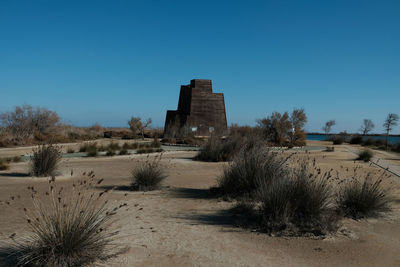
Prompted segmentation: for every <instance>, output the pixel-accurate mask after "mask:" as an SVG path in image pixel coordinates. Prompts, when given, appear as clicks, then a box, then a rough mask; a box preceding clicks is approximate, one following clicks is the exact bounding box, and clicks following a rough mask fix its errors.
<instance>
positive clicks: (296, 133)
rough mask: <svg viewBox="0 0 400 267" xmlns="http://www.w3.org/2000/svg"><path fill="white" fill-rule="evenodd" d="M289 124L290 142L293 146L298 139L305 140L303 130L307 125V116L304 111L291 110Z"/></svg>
mask: <svg viewBox="0 0 400 267" xmlns="http://www.w3.org/2000/svg"><path fill="white" fill-rule="evenodd" d="M290 122H291V123H292V134H291V141H292V144H293V145H295V143H296V142H297V141H298V139H302V138H304V139H305V136H306V135H305V132H304V130H303V128H304V125H305V124H306V123H307V116H306V113H305V112H304V109H293V111H292V114H291V115H290ZM304 141H305V140H304ZM303 143H304V142H303Z"/></svg>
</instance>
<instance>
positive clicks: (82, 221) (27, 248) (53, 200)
mask: <svg viewBox="0 0 400 267" xmlns="http://www.w3.org/2000/svg"><path fill="white" fill-rule="evenodd" d="M88 176H89V177H88V178H86V179H84V180H82V181H80V182H79V183H78V184H72V188H69V189H68V191H66V189H65V188H64V187H57V184H56V182H55V180H54V179H52V180H50V181H49V189H48V191H47V192H45V194H43V193H39V192H37V191H36V189H35V188H34V187H33V186H31V187H28V189H29V191H30V192H29V193H30V194H31V196H32V201H33V208H32V209H26V208H24V211H25V216H26V222H27V224H28V226H29V229H30V234H29V235H28V236H26V237H23V238H20V239H13V242H12V243H10V244H8V246H6V247H3V248H1V254H2V255H7V258H6V260H7V261H9V262H11V263H12V264H14V265H18V266H87V265H92V264H94V263H95V262H99V261H103V262H104V261H106V260H108V259H109V258H110V257H113V256H115V255H116V253H118V252H117V251H116V250H115V249H116V247H115V246H113V245H112V242H111V241H112V240H113V238H114V236H115V235H116V234H117V232H112V231H109V230H108V228H109V226H110V225H111V223H112V220H111V218H112V216H113V215H114V214H116V212H117V211H118V210H119V209H120V208H121V207H124V206H126V204H123V205H119V206H117V207H115V208H113V209H110V208H108V207H107V201H105V200H104V197H103V195H104V194H105V193H106V192H105V191H103V192H100V193H99V192H93V191H91V190H90V189H91V188H92V187H93V186H95V185H97V184H99V183H101V181H102V180H96V179H95V178H94V177H95V176H94V174H93V172H91V173H89V174H88ZM64 191H66V192H64Z"/></svg>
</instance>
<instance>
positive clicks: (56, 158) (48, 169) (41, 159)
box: [30, 144, 62, 177]
mask: <svg viewBox="0 0 400 267" xmlns="http://www.w3.org/2000/svg"><path fill="white" fill-rule="evenodd" d="M32 152H33V154H32V156H31V158H30V173H31V175H33V176H37V177H42V176H54V175H55V172H56V170H57V167H58V164H59V162H60V161H61V158H62V152H61V148H60V147H59V146H56V145H53V144H50V145H45V144H44V145H38V146H37V148H35V149H33V151H32Z"/></svg>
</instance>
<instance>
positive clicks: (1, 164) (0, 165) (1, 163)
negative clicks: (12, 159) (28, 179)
mask: <svg viewBox="0 0 400 267" xmlns="http://www.w3.org/2000/svg"><path fill="white" fill-rule="evenodd" d="M9 168H10V165H9V162H8V161H7V160H6V159H0V171H5V170H8V169H9Z"/></svg>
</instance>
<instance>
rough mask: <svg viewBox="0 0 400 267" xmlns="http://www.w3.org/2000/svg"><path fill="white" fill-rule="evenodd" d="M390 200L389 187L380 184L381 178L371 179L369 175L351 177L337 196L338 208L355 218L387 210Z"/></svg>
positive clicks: (371, 215)
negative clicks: (358, 177) (359, 177)
mask: <svg viewBox="0 0 400 267" xmlns="http://www.w3.org/2000/svg"><path fill="white" fill-rule="evenodd" d="M391 202H392V197H391V194H390V188H385V187H384V186H383V185H382V179H379V180H376V181H373V179H372V178H371V177H370V175H368V176H367V177H365V178H363V179H355V178H354V179H351V180H350V182H347V183H345V185H344V186H343V187H342V188H341V190H340V191H339V196H338V208H339V210H340V211H342V212H343V213H344V215H345V216H347V217H351V218H355V219H359V218H363V217H373V216H378V215H380V214H382V213H384V212H388V211H390V209H391V208H390V203H391Z"/></svg>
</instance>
